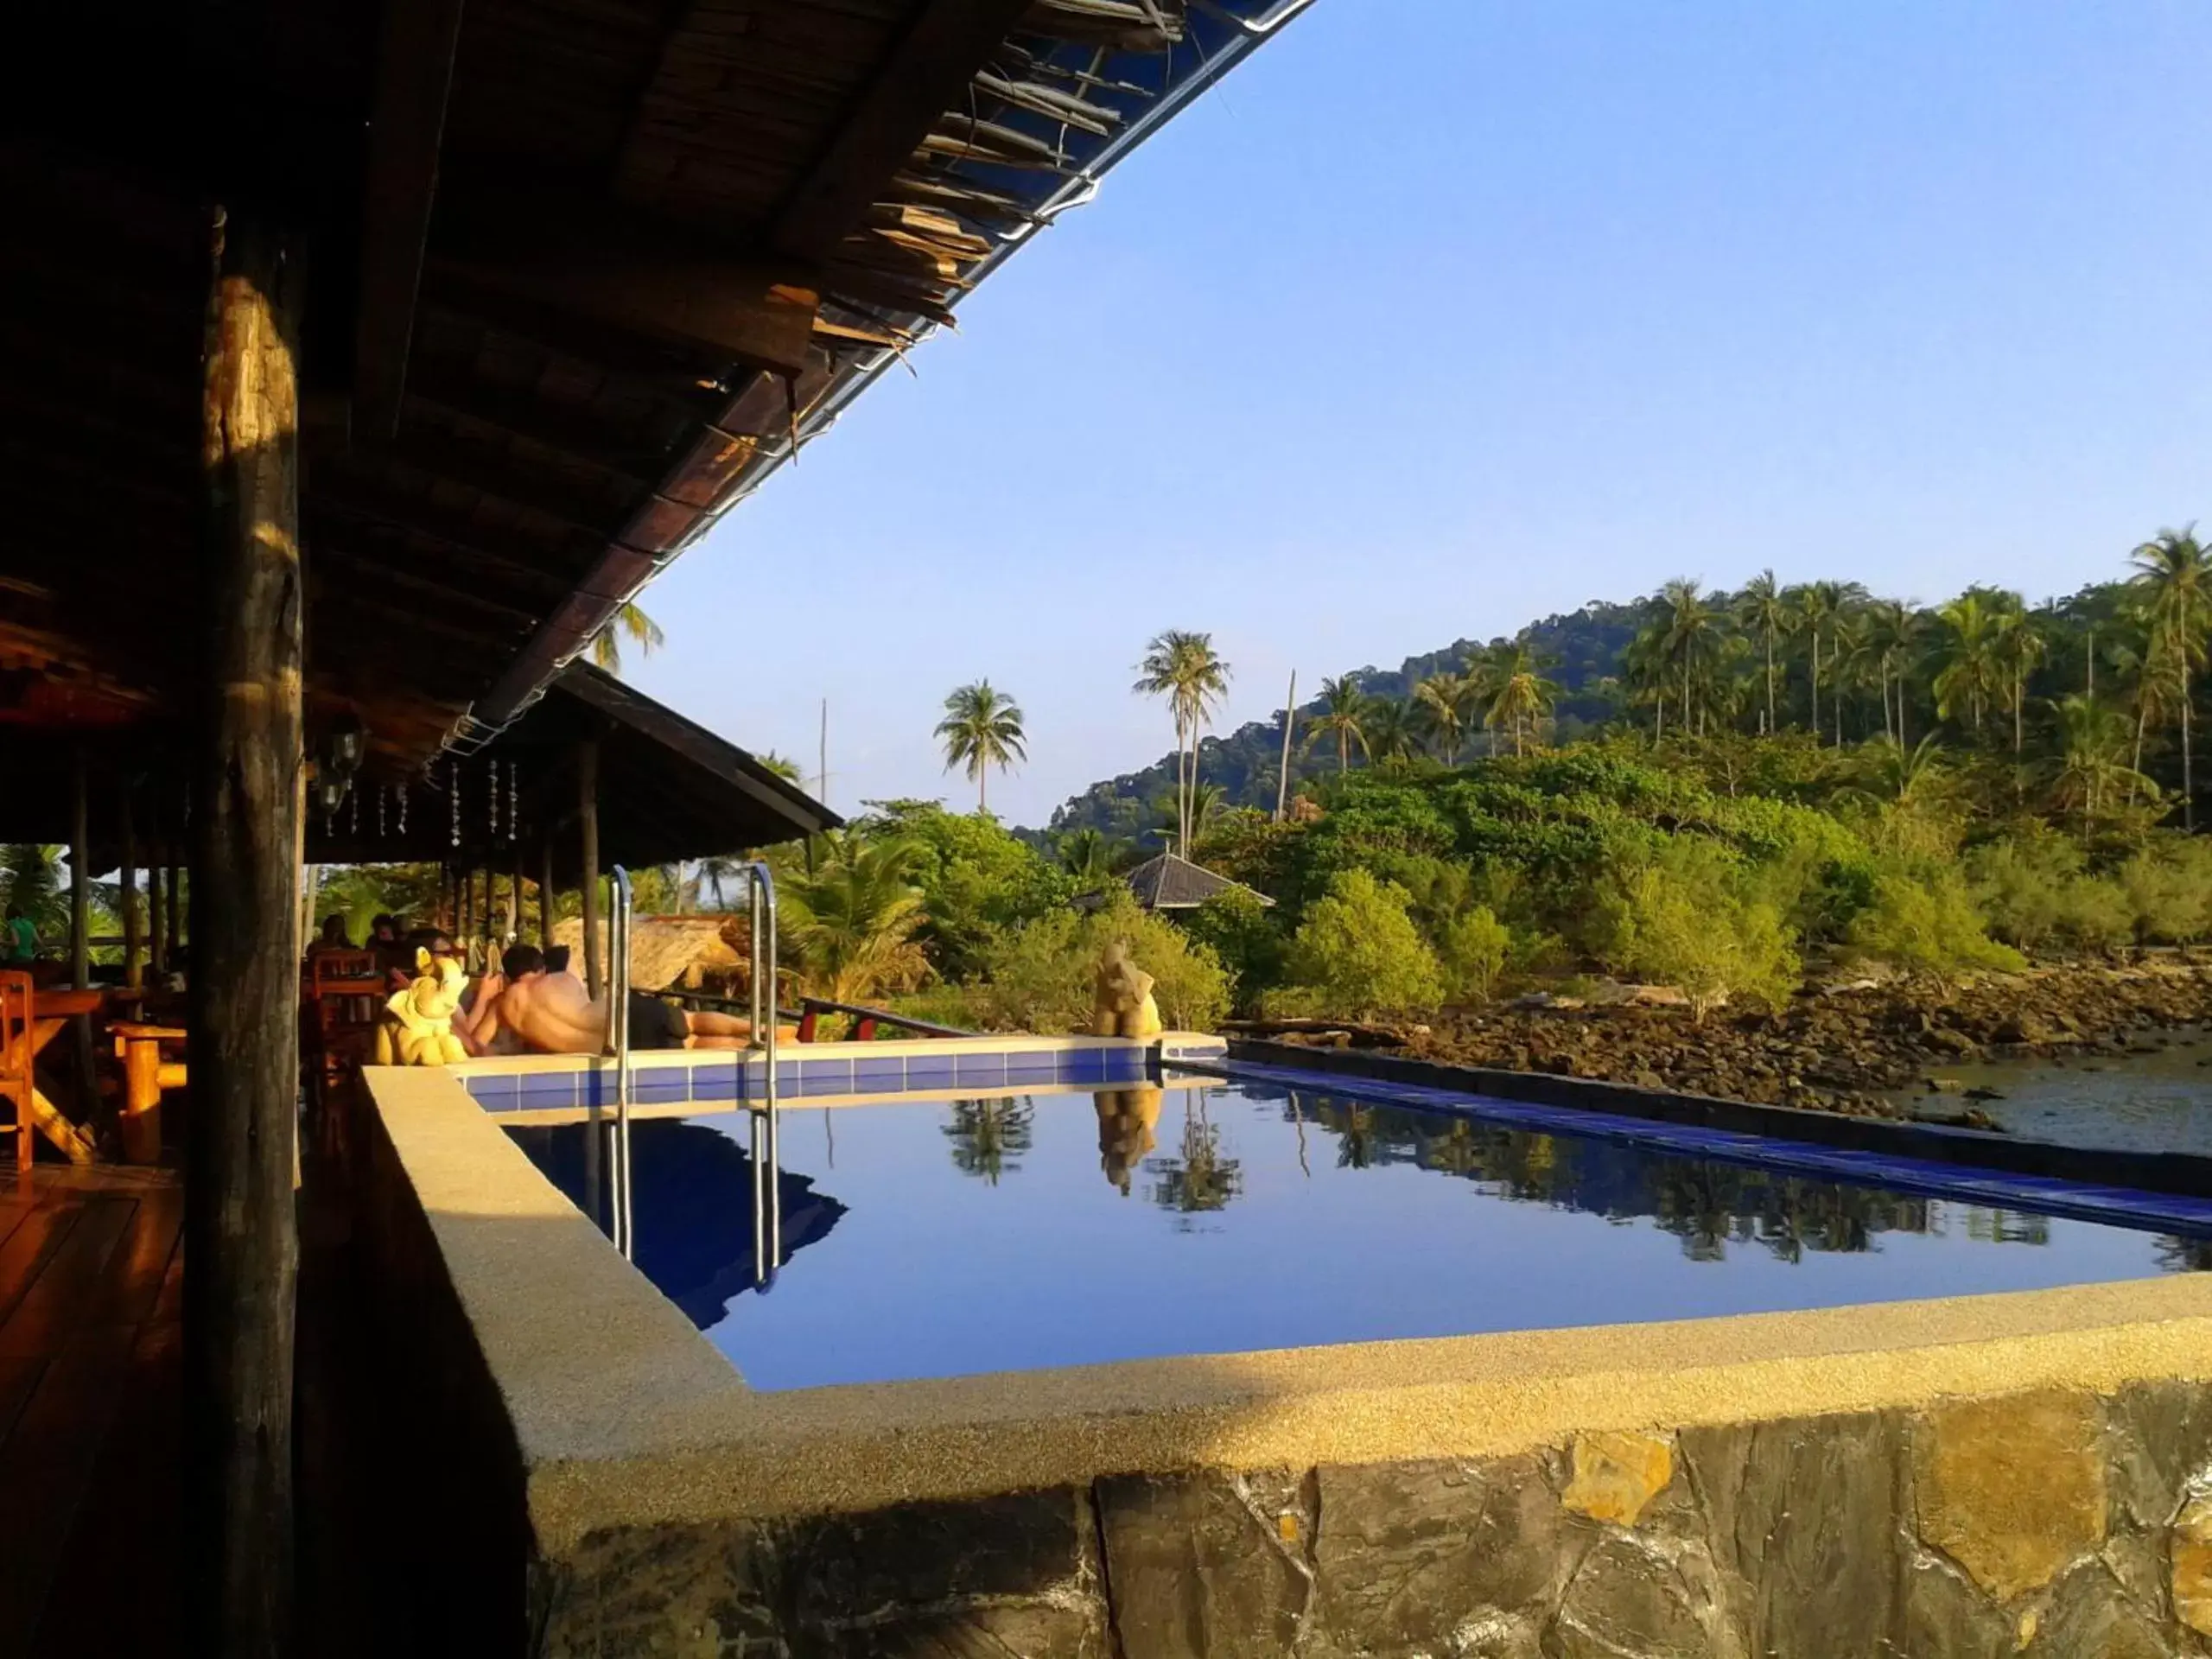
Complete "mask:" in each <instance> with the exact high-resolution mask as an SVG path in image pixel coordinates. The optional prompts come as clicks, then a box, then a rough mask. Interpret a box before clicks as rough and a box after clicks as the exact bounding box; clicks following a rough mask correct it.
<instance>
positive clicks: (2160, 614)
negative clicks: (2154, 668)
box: [2127, 524, 2212, 829]
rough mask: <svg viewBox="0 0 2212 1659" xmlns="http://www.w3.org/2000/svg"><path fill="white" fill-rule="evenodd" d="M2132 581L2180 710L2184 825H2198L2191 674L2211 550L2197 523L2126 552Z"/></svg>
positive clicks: (2207, 620)
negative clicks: (2198, 535)
mask: <svg viewBox="0 0 2212 1659" xmlns="http://www.w3.org/2000/svg"><path fill="white" fill-rule="evenodd" d="M2127 560H2128V563H2130V564H2132V565H2133V566H2134V567H2135V578H2134V585H2135V587H2136V588H2138V589H2139V590H2140V592H2141V593H2142V594H2143V597H2144V600H2145V610H2146V612H2147V614H2148V617H2149V620H2150V623H2151V630H2152V654H2153V655H2154V656H2156V657H2157V658H2159V659H2160V660H2161V661H2162V663H2163V664H2164V672H2165V677H2167V678H2168V679H2169V680H2170V681H2171V682H2172V683H2173V685H2174V688H2175V696H2174V702H2175V704H2176V706H2177V708H2178V709H2179V710H2180V713H2181V813H2182V828H2183V829H2195V828H2196V779H2195V778H2194V777H2193V776H2192V775H2191V772H2190V673H2191V671H2193V670H2195V669H2196V668H2197V667H2198V666H2200V665H2201V664H2202V662H2203V660H2204V637H2205V633H2206V632H2207V630H2208V628H2212V553H2208V552H2207V551H2206V550H2205V548H2204V545H2203V543H2201V542H2199V541H2198V540H2197V539H2196V525H2195V524H2186V525H2184V526H2183V527H2182V528H2181V529H2179V530H2162V531H2159V532H2158V534H2157V535H2156V536H2154V537H2152V538H2151V539H2150V540H2149V541H2147V542H2145V543H2143V544H2142V545H2141V546H2139V547H2138V548H2136V549H2135V550H2134V551H2133V552H2132V553H2130V554H2129V555H2128V556H2127Z"/></svg>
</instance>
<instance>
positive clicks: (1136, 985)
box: [1090, 939, 1160, 1037]
mask: <svg viewBox="0 0 2212 1659" xmlns="http://www.w3.org/2000/svg"><path fill="white" fill-rule="evenodd" d="M1152 985H1153V979H1152V976H1151V975H1150V974H1147V973H1146V972H1145V971H1144V969H1141V968H1140V967H1138V966H1137V965H1136V963H1133V962H1131V961H1130V960H1129V947H1128V945H1126V944H1122V941H1121V940H1119V939H1116V940H1115V941H1114V943H1113V944H1109V945H1108V946H1107V947H1106V955H1105V956H1104V957H1103V958H1102V959H1101V960H1100V962H1099V964H1098V997H1097V1001H1096V1005H1095V1007H1094V1009H1093V1019H1092V1021H1091V1027H1090V1028H1091V1030H1092V1031H1094V1032H1096V1033H1097V1034H1098V1035H1099V1036H1101V1037H1157V1036H1159V1035H1160V1004H1159V1003H1157V1002H1155V1001H1153V997H1152Z"/></svg>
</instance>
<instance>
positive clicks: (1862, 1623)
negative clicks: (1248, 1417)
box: [532, 1383, 2212, 1659]
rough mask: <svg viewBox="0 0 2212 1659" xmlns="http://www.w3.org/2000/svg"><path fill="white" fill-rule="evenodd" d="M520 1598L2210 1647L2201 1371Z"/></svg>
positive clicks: (622, 1642) (960, 1508) (1173, 1643)
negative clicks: (2109, 1393)
mask: <svg viewBox="0 0 2212 1659" xmlns="http://www.w3.org/2000/svg"><path fill="white" fill-rule="evenodd" d="M532 1600H533V1603H534V1604H535V1605H536V1608H537V1612H538V1617H539V1618H540V1619H541V1620H542V1623H541V1624H540V1626H539V1630H540V1635H539V1651H540V1652H542V1653H543V1654H546V1655H550V1656H563V1659H568V1656H575V1659H582V1656H592V1659H613V1656H617V1655H632V1654H647V1653H652V1654H671V1655H678V1654H680V1655H692V1654H696V1655H702V1656H703V1655H717V1656H759V1659H772V1656H773V1659H783V1656H789V1659H814V1656H822V1659H832V1656H834V1659H861V1656H884V1659H889V1656H939V1659H960V1656H976V1659H982V1656H997V1659H1004V1656H1013V1655H1022V1656H1034V1659H1183V1656H1198V1655H1205V1656H1210V1659H1234V1656H1243V1655H1273V1654H1289V1653H1297V1654H1303V1655H1312V1656H1316V1659H1351V1656H1355V1655H1359V1656H1365V1655H1373V1656H1407V1659H1411V1656H1415V1655H1424V1656H1435V1659H1446V1656H1454V1659H1539V1656H1541V1659H1624V1656H1637V1659H1859V1656H1869V1659H1872V1656H1910V1659H1952V1656H1960V1659H1969V1656H1971V1659H1999V1656H2025V1659H2182V1656H2212V1389H2208V1388H2207V1387H2206V1386H2205V1385H2203V1384H2202V1383H2139V1384H2134V1385H2132V1386H2130V1387H2128V1388H2126V1389H2122V1390H2120V1392H2118V1393H2117V1394H2115V1395H2113V1397H2110V1398H2103V1399H2101V1398H2098V1397H2096V1396H2094V1395H2087V1394H2079V1393H2069V1392H2037V1393H2028V1394H2019V1395H2007V1396H2003V1397H1999V1398H1993V1399H1976V1400H1962V1401H1958V1402H1943V1403H1938V1404H1935V1405H1931V1406H1929V1407H1925V1408H1915V1409H1900V1410H1893V1411H1883V1412H1873V1413H1866V1414H1851V1415H1840V1416H1828V1417H1815V1418H1805V1419H1798V1420H1792V1421H1770V1422H1758V1423H1751V1424H1745V1425H1740V1426H1732V1427H1699V1428H1693V1429H1684V1430H1682V1431H1681V1432H1679V1433H1671V1434H1668V1433H1656V1434H1652V1433H1605V1434H1590V1435H1586V1436H1582V1437H1580V1438H1577V1439H1575V1440H1573V1441H1572V1442H1571V1443H1569V1444H1567V1445H1564V1446H1556V1447H1552V1448H1548V1449H1546V1450H1542V1451H1539V1452H1529V1453H1526V1454H1523V1455H1520V1456H1514V1457H1505V1458H1498V1459H1487V1460H1482V1461H1470V1462H1462V1461H1436V1462H1422V1463H1402V1464H1376V1465H1323V1466H1320V1467H1318V1468H1309V1469H1288V1470H1275V1471H1253V1472H1246V1473H1242V1474H1227V1473H1196V1474H1189V1475H1179V1476H1173V1477H1147V1476H1132V1477H1123V1478H1109V1479H1103V1480H1100V1481H1097V1482H1096V1483H1093V1484H1090V1485H1088V1486H1084V1487H1077V1488H1067V1489H1062V1490H1058V1491H1046V1492H1033V1493H1023V1494H1014V1495H1009V1496H1007V1497H997V1498H990V1499H984V1500H980V1501H976V1502H971V1503H941V1504H923V1505H912V1506H908V1507H905V1508H900V1509H894V1510H883V1511H880V1512H877V1513H874V1514H869V1515H863V1516H827V1517H815V1518H810V1519H804V1520H785V1521H776V1522H753V1523H747V1524H732V1525H728V1526H709V1527H686V1528H664V1529H626V1530H617V1531H611V1532H602V1533H599V1534H595V1535H591V1536H589V1537H588V1538H587V1539H586V1540H585V1541H584V1542H583V1543H582V1545H581V1546H580V1547H579V1548H577V1549H576V1550H575V1552H574V1553H573V1554H570V1555H569V1556H568V1557H567V1558H565V1559H563V1560H558V1561H544V1560H541V1561H539V1562H538V1563H537V1566H536V1567H535V1568H534V1585H533V1595H532Z"/></svg>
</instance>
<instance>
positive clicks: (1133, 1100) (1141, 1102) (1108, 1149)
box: [1091, 1088, 1166, 1198]
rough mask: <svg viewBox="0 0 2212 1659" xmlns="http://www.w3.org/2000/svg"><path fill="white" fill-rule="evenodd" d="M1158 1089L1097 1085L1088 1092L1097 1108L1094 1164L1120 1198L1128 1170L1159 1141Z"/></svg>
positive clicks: (1160, 1092) (1124, 1191) (1124, 1194)
mask: <svg viewBox="0 0 2212 1659" xmlns="http://www.w3.org/2000/svg"><path fill="white" fill-rule="evenodd" d="M1165 1092H1166V1091H1165V1090H1159V1089H1153V1088H1143V1089H1101V1090H1097V1091H1096V1092H1095V1093H1094V1094H1093V1095H1092V1096H1091V1103H1092V1105H1093V1106H1094V1107H1095V1108H1096V1109H1097V1112H1098V1167H1099V1168H1100V1169H1101V1170H1103V1172H1104V1173H1105V1176H1106V1179H1107V1180H1108V1181H1109V1183H1111V1184H1112V1185H1113V1187H1114V1190H1115V1191H1116V1192H1119V1193H1120V1194H1121V1195H1122V1197H1123V1198H1127V1197H1128V1195H1129V1172H1130V1171H1131V1170H1132V1169H1134V1168H1135V1167H1136V1166H1137V1165H1138V1164H1139V1163H1141V1162H1142V1161H1143V1159H1144V1155H1145V1154H1147V1152H1150V1151H1151V1150H1152V1149H1153V1147H1155V1146H1157V1145H1158V1144H1159V1142H1160V1136H1159V1134H1158V1129H1159V1125H1160V1099H1161V1096H1163V1095H1164V1093H1165Z"/></svg>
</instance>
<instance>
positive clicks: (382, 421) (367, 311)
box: [353, 0, 461, 442]
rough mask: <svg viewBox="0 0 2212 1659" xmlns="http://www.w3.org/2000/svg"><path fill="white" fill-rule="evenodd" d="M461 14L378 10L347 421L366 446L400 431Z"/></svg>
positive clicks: (430, 5)
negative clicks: (350, 416)
mask: <svg viewBox="0 0 2212 1659" xmlns="http://www.w3.org/2000/svg"><path fill="white" fill-rule="evenodd" d="M460 35H461V0H385V8H384V27H383V31H382V38H381V39H380V40H379V41H378V50H377V81H376V92H375V94H374V100H373V102H372V105H371V109H370V116H369V156H368V167H367V173H366V176H365V179H364V181H363V186H364V188H363V192H362V203H361V288H360V307H359V312H358V314H357V315H356V317H355V320H354V329H353V419H354V423H355V427H356V429H357V430H358V431H359V433H360V434H361V435H362V436H364V437H365V438H367V439H369V440H371V441H372V442H373V441H375V440H378V439H382V438H388V437H390V436H391V435H392V433H393V432H394V431H396V430H397V429H398V425H399V406H400V399H401V397H402V396H403V395H404V391H405V389H406V382H407V356H408V350H409V347H410V343H411V342H412V340H413V338H414V332H415V303H416V295H417V293H418V292H419V291H420V289H421V286H422V280H423V254H424V251H425V250H426V248H427V247H428V245H429V233H430V206H431V202H432V200H434V199H435V194H436V192H437V181H438V148H439V144H440V143H441V142H442V138H443V136H444V132H445V121H446V97H447V93H448V91H449V90H450V88H451V86H452V84H453V60H454V46H455V43H456V42H457V41H458V40H459V39H460Z"/></svg>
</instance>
